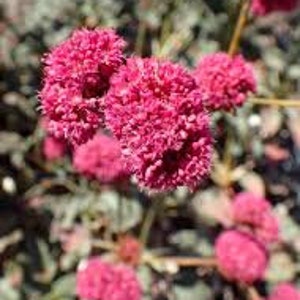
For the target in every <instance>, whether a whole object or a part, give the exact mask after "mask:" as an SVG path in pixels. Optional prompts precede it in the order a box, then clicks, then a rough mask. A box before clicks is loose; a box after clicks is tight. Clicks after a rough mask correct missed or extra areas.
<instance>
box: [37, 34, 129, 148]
mask: <svg viewBox="0 0 300 300" xmlns="http://www.w3.org/2000/svg"><path fill="white" fill-rule="evenodd" d="M124 46H125V42H124V41H123V40H122V39H121V38H120V37H119V36H117V34H116V33H115V32H114V31H113V30H111V29H95V30H87V29H82V30H76V31H75V32H74V33H73V34H72V36H71V37H70V38H69V39H67V40H66V41H64V42H63V43H61V44H60V45H58V46H57V47H56V48H54V49H53V50H52V51H51V52H50V53H49V54H48V55H47V56H46V57H45V59H44V63H45V79H44V87H43V89H42V90H41V92H40V99H41V106H42V111H43V114H44V115H46V116H47V118H48V119H49V130H50V131H51V132H52V133H53V134H54V135H55V136H57V137H63V138H65V139H68V140H70V141H71V142H72V143H73V144H81V143H84V142H86V141H87V140H88V139H90V138H91V137H92V136H93V135H94V134H95V132H96V131H97V129H98V128H99V127H100V126H101V124H102V122H103V120H102V119H103V103H104V102H103V101H104V100H103V96H104V95H105V93H106V92H107V90H108V88H109V80H110V77H111V75H112V74H113V73H114V72H116V71H117V69H118V68H119V67H120V65H121V64H122V63H123V60H124V57H123V48H124Z"/></svg>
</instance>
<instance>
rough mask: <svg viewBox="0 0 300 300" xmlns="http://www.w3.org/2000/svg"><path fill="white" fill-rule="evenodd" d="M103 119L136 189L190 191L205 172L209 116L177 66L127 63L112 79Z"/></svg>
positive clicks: (208, 153) (191, 81) (190, 80)
mask: <svg viewBox="0 0 300 300" xmlns="http://www.w3.org/2000/svg"><path fill="white" fill-rule="evenodd" d="M105 117H106V121H107V124H108V127H109V128H110V129H111V131H112V132H113V133H114V135H115V136H116V137H117V138H118V139H119V140H120V142H121V146H122V154H123V157H124V158H125V162H126V166H127V168H128V169H129V170H130V172H131V173H133V174H135V176H136V178H137V180H138V182H139V184H140V185H142V186H144V187H147V188H150V189H155V190H168V189H172V188H175V187H177V186H183V185H185V186H188V187H190V188H194V187H196V186H197V185H198V184H199V182H200V181H201V180H202V179H203V178H204V177H205V176H206V175H207V173H208V172H209V169H210V164H211V156H212V137H211V133H210V131H209V116H208V114H207V113H206V111H205V109H204V108H203V105H202V101H201V95H200V93H199V92H198V91H197V90H196V83H195V81H194V79H193V78H192V76H190V74H189V73H188V72H187V71H186V70H185V69H184V68H183V67H181V66H180V65H177V64H174V63H171V62H168V61H164V60H158V59H155V58H146V59H140V58H131V59H129V60H128V61H127V64H126V65H125V66H122V67H121V68H120V69H119V72H118V73H117V74H116V75H115V76H113V77H112V80H111V88H110V90H109V92H108V94H107V98H106V110H105Z"/></svg>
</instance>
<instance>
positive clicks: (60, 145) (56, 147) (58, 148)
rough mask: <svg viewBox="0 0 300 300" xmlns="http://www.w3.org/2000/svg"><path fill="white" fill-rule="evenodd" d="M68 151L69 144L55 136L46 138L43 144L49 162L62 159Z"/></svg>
mask: <svg viewBox="0 0 300 300" xmlns="http://www.w3.org/2000/svg"><path fill="white" fill-rule="evenodd" d="M66 151H67V144H66V142H65V141H64V140H62V139H58V138H55V137H53V136H50V135H49V136H46V138H45V139H44V142H43V154H44V156H45V158H46V159H47V160H49V161H51V160H57V159H59V158H62V157H63V156H64V155H65V154H66Z"/></svg>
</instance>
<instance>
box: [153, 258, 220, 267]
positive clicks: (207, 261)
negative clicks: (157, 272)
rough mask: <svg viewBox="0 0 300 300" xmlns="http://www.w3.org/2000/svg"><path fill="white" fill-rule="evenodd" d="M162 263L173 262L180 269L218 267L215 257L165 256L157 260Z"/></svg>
mask: <svg viewBox="0 0 300 300" xmlns="http://www.w3.org/2000/svg"><path fill="white" fill-rule="evenodd" d="M155 259H156V260H157V261H161V262H172V263H175V264H176V265H178V266H179V267H209V268H215V267H217V261H216V259H215V258H214V257H177V256H174V257H173V256H165V257H158V258H155Z"/></svg>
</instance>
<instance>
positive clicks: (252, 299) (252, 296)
mask: <svg viewBox="0 0 300 300" xmlns="http://www.w3.org/2000/svg"><path fill="white" fill-rule="evenodd" d="M247 293H248V299H249V300H262V298H261V297H260V295H259V294H258V292H257V290H256V289H255V287H253V286H249V287H248V289H247Z"/></svg>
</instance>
